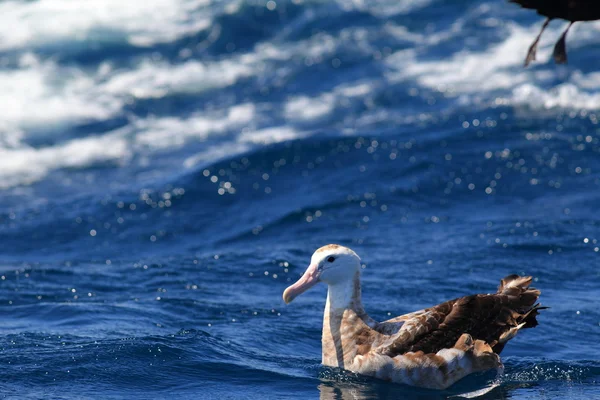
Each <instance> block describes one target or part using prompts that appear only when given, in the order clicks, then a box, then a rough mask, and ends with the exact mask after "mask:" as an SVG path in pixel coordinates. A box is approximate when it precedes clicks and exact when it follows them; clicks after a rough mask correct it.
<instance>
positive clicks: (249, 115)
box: [134, 103, 255, 150]
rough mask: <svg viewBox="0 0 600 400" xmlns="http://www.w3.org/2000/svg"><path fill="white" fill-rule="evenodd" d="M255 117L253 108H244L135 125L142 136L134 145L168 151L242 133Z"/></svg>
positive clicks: (243, 106) (239, 106) (143, 121)
mask: <svg viewBox="0 0 600 400" xmlns="http://www.w3.org/2000/svg"><path fill="white" fill-rule="evenodd" d="M254 116H255V107H254V105H252V104H249V103H248V104H241V105H236V106H233V107H231V108H230V109H229V110H226V111H223V110H217V111H214V112H212V113H211V115H210V116H208V115H202V114H197V115H193V116H191V117H188V118H183V119H182V118H170V117H165V118H149V119H145V120H139V121H136V122H135V124H134V125H135V128H134V130H135V131H136V132H139V133H138V134H137V135H136V137H135V144H136V145H138V146H142V147H144V148H146V149H152V150H157V149H165V148H173V147H180V146H183V145H184V144H185V143H187V142H189V141H192V140H205V139H207V138H208V137H209V136H214V135H216V134H219V133H223V132H226V131H231V130H241V129H243V128H245V127H246V125H247V124H249V123H250V122H251V121H252V119H253V118H254Z"/></svg>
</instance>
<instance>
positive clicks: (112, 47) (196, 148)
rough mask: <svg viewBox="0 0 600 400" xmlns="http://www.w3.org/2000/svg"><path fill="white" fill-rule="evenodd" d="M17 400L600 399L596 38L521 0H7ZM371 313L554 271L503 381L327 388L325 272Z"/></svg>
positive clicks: (507, 358) (2, 350)
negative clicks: (288, 294) (340, 252)
mask: <svg viewBox="0 0 600 400" xmlns="http://www.w3.org/2000/svg"><path fill="white" fill-rule="evenodd" d="M0 22H1V23H0V105H1V107H0V109H1V110H2V111H1V113H0V196H1V199H2V201H1V202H0V277H1V278H0V279H1V280H0V313H1V315H2V323H1V324H0V366H1V367H0V395H1V397H4V398H61V399H63V398H64V399H80V398H104V399H107V398H119V399H121V398H127V399H147V398H173V397H177V398H207V399H209V398H215V399H226V398H228V399H244V398H247V399H255V398H256V399H258V398H260V399H264V398H269V399H271V398H272V399H284V398H293V399H296V398H298V399H300V398H302V399H313V398H319V397H320V398H322V399H342V398H343V399H355V398H357V399H373V398H414V399H426V398H440V399H443V398H448V397H449V396H454V395H458V394H461V393H465V392H470V391H474V390H477V389H481V388H491V387H492V386H494V385H495V387H494V388H493V389H492V390H491V391H490V392H489V393H487V394H485V395H482V396H481V397H480V398H485V399H496V398H501V399H565V398H570V399H590V398H597V397H600V389H599V388H598V384H599V382H600V347H599V345H598V343H599V340H600V312H599V311H598V298H599V296H600V289H599V285H600V258H599V257H600V249H599V246H600V243H599V241H600V218H599V217H598V211H599V209H600V207H599V205H598V204H599V201H600V191H599V190H600V129H599V127H598V118H599V114H598V113H597V112H598V111H597V110H598V109H599V108H600V74H598V72H596V71H597V69H598V68H597V67H598V56H599V54H600V50H599V48H600V41H599V40H598V31H599V30H600V25H598V24H581V25H580V26H576V27H575V29H574V30H573V31H572V32H571V34H570V36H569V41H568V51H569V56H570V64H569V65H568V66H555V65H554V64H552V63H551V62H550V61H549V59H550V53H551V49H552V46H553V44H554V41H555V40H556V39H557V38H558V36H559V34H560V32H561V29H563V28H564V23H559V22H553V23H552V24H551V26H550V28H549V29H548V31H547V33H546V34H545V36H544V39H543V40H542V42H541V45H540V51H539V55H538V61H537V62H536V63H535V64H534V65H533V66H532V67H530V68H529V69H527V70H525V69H523V68H522V62H523V59H524V57H525V53H526V50H527V47H528V46H529V44H530V43H531V41H532V40H533V38H534V37H535V35H536V34H537V32H538V29H539V27H540V26H541V19H540V17H538V16H536V15H535V13H533V12H527V11H524V10H521V9H519V8H518V7H516V6H514V5H510V4H507V3H505V2H503V1H470V0H469V1H467V0H464V1H441V0H412V1H411V0H394V1H392V0H381V1H373V2H362V1H354V2H350V1H341V0H340V1H338V2H335V1H303V0H297V1H291V2H290V1H277V2H273V1H270V2H268V3H267V2H265V1H250V2H242V1H232V0H230V1H225V2H217V1H212V0H199V1H198V0H178V1H172V0H169V1H161V0H146V1H144V2H137V1H136V2H123V1H116V0H97V1H92V0H89V1H85V2H83V1H82V2H76V3H75V2H66V1H59V0H38V1H27V2H25V1H23V2H21V1H7V2H3V3H0ZM328 243H340V244H343V245H346V246H350V247H351V248H353V249H354V250H355V251H357V253H358V254H359V255H360V256H361V257H362V259H363V261H364V263H365V269H364V273H363V282H364V283H363V293H364V295H363V299H364V302H365V306H366V308H367V311H368V312H369V313H370V314H371V315H372V316H373V317H374V318H376V319H379V320H383V319H388V318H390V317H391V316H396V315H399V314H401V313H406V312H410V311H414V310H417V309H420V308H423V307H427V306H431V305H433V304H436V303H438V302H441V301H444V300H448V299H450V298H453V297H457V296H461V295H465V294H470V293H476V292H491V291H494V290H495V288H496V286H497V284H498V281H499V279H500V278H502V277H503V276H505V275H507V274H510V273H519V274H530V275H533V276H535V286H536V287H538V288H540V289H541V290H542V297H541V301H542V302H543V303H544V305H548V306H550V307H551V308H550V309H548V310H545V311H544V312H543V314H542V315H541V316H540V317H539V321H540V325H539V326H538V327H537V328H535V329H531V330H527V331H524V332H522V333H520V334H519V335H518V337H517V338H516V339H514V340H513V341H512V342H511V343H510V345H509V346H507V348H506V350H505V352H504V353H503V360H504V363H505V366H506V371H505V374H504V375H503V376H501V377H499V378H496V377H495V376H493V375H492V376H489V375H483V376H476V377H472V378H468V379H467V380H466V381H465V382H460V383H459V384H458V385H457V386H456V387H454V388H452V389H450V390H449V391H447V392H443V393H438V392H432V391H423V390H416V389H412V388H408V387H404V386H400V385H393V384H388V383H382V382H378V381H374V380H370V379H366V378H362V377H360V376H354V375H352V374H348V373H344V372H342V371H336V370H331V369H326V368H323V367H321V366H320V343H321V337H320V333H321V318H322V310H323V306H324V302H325V288H324V287H319V288H316V289H313V290H312V291H310V292H308V293H306V294H305V295H303V296H301V297H300V298H298V299H297V300H296V301H295V302H294V303H292V304H291V305H289V306H285V305H284V304H283V301H282V300H281V293H282V291H283V290H284V288H285V287H286V286H287V285H289V284H290V282H292V281H294V280H295V279H297V278H298V277H299V275H300V274H301V273H302V272H303V270H304V268H305V267H306V266H307V264H308V261H309V258H310V256H311V254H312V252H313V251H314V250H315V249H316V248H318V247H320V246H322V245H325V244H328Z"/></svg>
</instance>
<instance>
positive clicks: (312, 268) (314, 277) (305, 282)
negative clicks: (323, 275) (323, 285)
mask: <svg viewBox="0 0 600 400" xmlns="http://www.w3.org/2000/svg"><path fill="white" fill-rule="evenodd" d="M319 275H320V273H319V270H318V268H317V264H311V265H309V266H308V268H307V269H306V272H304V275H302V277H301V278H300V279H298V281H297V282H296V283H294V284H293V285H292V286H289V287H288V288H287V289H285V291H284V292H283V301H285V304H290V302H291V301H292V300H294V299H295V298H296V297H297V296H298V295H300V294H302V293H304V292H306V291H307V290H308V289H310V288H311V287H313V286H315V285H316V284H317V283H319Z"/></svg>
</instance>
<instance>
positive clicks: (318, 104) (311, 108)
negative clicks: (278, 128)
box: [285, 93, 335, 121]
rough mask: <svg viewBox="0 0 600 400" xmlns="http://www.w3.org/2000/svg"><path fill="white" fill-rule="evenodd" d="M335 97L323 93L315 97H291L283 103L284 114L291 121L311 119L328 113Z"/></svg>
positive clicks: (331, 108)
mask: <svg viewBox="0 0 600 400" xmlns="http://www.w3.org/2000/svg"><path fill="white" fill-rule="evenodd" d="M334 100H335V97H334V96H333V95H332V94H330V93H324V94H322V95H320V96H318V97H316V98H310V97H308V96H297V97H293V98H291V99H290V100H288V102H287V103H286V104H285V116H286V118H288V119H289V120H292V121H313V120H316V119H320V118H323V117H325V116H326V115H329V114H330V113H331V112H332V111H333V108H334Z"/></svg>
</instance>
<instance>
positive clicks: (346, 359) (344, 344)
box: [321, 271, 375, 368]
mask: <svg viewBox="0 0 600 400" xmlns="http://www.w3.org/2000/svg"><path fill="white" fill-rule="evenodd" d="M374 324H375V321H373V320H372V319H371V318H370V317H369V316H368V315H367V313H366V312H365V310H364V308H363V305H362V301H361V290H360V272H359V271H357V272H356V274H355V275H354V277H353V279H351V280H348V281H346V282H341V283H339V284H334V285H329V290H328V292H327V303H326V305H325V313H324V315H323V337H322V340H321V345H322V363H323V365H326V366H330V367H340V368H345V366H348V365H349V364H351V363H352V360H353V359H354V357H355V355H356V338H357V337H358V336H360V333H361V332H364V331H365V330H367V331H368V330H370V329H372V327H373V326H374Z"/></svg>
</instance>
